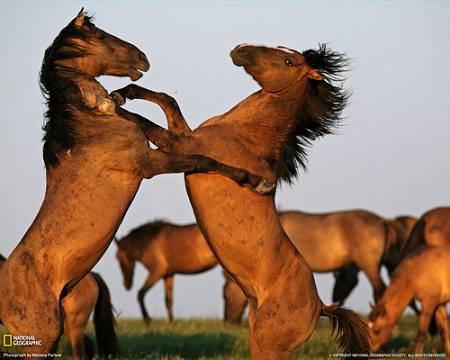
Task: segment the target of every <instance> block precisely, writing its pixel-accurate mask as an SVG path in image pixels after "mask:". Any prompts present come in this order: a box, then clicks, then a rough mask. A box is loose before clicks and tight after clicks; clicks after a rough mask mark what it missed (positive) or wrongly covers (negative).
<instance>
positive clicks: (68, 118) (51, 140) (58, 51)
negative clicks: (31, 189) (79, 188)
mask: <svg viewBox="0 0 450 360" xmlns="http://www.w3.org/2000/svg"><path fill="white" fill-rule="evenodd" d="M91 19H92V17H89V16H85V17H84V25H83V27H78V26H76V25H75V20H73V21H72V22H70V24H69V25H67V26H66V27H65V28H64V29H62V30H61V32H60V33H59V35H58V36H57V37H56V39H55V40H54V41H53V44H52V45H50V46H49V47H48V48H47V50H46V51H45V55H44V59H43V61H42V68H41V72H40V87H41V91H42V94H43V95H44V97H45V99H46V107H47V111H46V113H45V115H44V116H45V120H44V125H43V127H42V130H44V132H45V134H44V137H43V141H44V149H43V155H44V163H45V166H46V167H49V166H50V167H52V166H56V165H58V162H59V157H60V156H62V153H64V152H66V151H67V150H69V149H71V148H73V147H74V146H75V145H76V143H77V129H76V119H75V117H74V115H73V113H72V111H71V109H73V108H78V109H80V108H81V107H82V103H81V101H80V99H79V97H78V96H77V94H78V87H77V86H76V85H75V84H74V82H73V81H72V80H71V77H73V76H75V75H77V76H80V75H83V74H82V73H80V72H78V71H76V70H74V69H72V68H66V67H63V66H62V65H60V64H59V65H56V64H55V62H56V61H58V60H59V61H60V60H67V59H73V58H77V57H82V56H85V55H86V54H87V52H86V50H85V49H84V48H82V47H80V46H79V45H77V44H75V43H74V42H73V39H80V40H83V41H87V40H88V38H89V36H88V32H89V29H91V28H93V27H94V24H93V23H92V22H91Z"/></svg>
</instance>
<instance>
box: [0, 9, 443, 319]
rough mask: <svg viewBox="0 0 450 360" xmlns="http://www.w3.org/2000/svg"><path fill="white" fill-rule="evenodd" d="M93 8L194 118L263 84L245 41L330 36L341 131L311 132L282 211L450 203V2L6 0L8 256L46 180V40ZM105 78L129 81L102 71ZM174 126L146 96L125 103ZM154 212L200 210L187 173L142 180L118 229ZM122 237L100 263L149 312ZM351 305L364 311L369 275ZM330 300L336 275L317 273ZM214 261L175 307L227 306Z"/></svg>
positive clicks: (301, 44) (152, 295)
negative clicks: (238, 52)
mask: <svg viewBox="0 0 450 360" xmlns="http://www.w3.org/2000/svg"><path fill="white" fill-rule="evenodd" d="M82 6H84V7H85V10H87V11H88V13H89V14H94V15H95V24H96V25H97V26H98V27H100V28H102V29H104V30H105V31H107V32H109V33H111V34H113V35H116V36H118V37H120V38H121V39H124V40H126V41H129V42H131V43H133V44H135V45H136V46H138V47H139V48H140V49H141V50H142V51H144V52H145V53H146V54H147V56H148V58H149V60H150V63H151V69H150V71H149V72H148V73H146V74H145V75H144V76H143V78H142V79H140V80H139V81H138V82H137V83H138V84H140V85H142V86H144V87H147V88H150V89H153V90H157V91H164V92H167V93H169V94H171V95H173V96H174V97H175V98H176V99H177V100H178V102H179V104H180V107H181V109H182V111H183V113H184V114H185V116H186V119H187V120H188V122H189V124H190V125H191V126H192V127H195V126H198V125H199V124H200V123H201V122H203V121H204V120H206V119H208V118H209V117H211V116H214V115H217V114H221V113H223V112H225V111H227V110H228V109H230V108H231V107H232V106H233V105H234V104H236V103H237V102H239V101H240V100H242V99H243V98H244V97H246V96H248V95H249V94H251V93H252V92H254V91H256V90H257V89H258V87H257V84H256V83H255V82H254V81H253V80H252V79H251V78H250V77H249V76H248V75H247V74H245V73H244V71H243V70H242V69H241V68H237V67H235V66H234V65H233V64H232V62H231V60H230V58H229V51H230V50H231V49H232V48H234V47H235V46H236V45H237V44H239V43H244V42H248V43H262V44H267V45H275V46H276V45H283V46H287V47H290V48H294V49H297V50H305V49H308V48H317V44H318V43H328V44H329V46H330V47H331V48H332V49H334V50H336V51H339V52H345V53H346V54H347V55H348V56H349V57H351V58H352V66H351V71H350V72H349V73H348V80H347V81H346V83H345V86H346V88H349V89H351V90H352V92H353V95H352V97H351V100H350V104H349V106H348V107H347V109H346V110H345V115H346V119H345V121H344V124H343V126H341V127H340V128H339V129H338V131H337V134H335V135H328V136H326V137H324V138H323V139H320V140H318V141H316V142H314V144H313V146H312V147H311V149H310V151H309V156H308V160H309V164H308V169H309V170H308V171H307V172H306V173H304V172H301V174H300V176H299V179H298V180H297V181H296V182H295V184H294V185H293V186H287V185H282V186H281V188H280V190H279V191H278V194H277V198H276V202H277V205H278V207H279V208H280V209H282V210H287V209H299V210H304V211H311V212H328V211H335V210H345V209H352V208H364V209H368V210H370V211H374V212H375V213H377V214H379V215H382V216H385V217H394V216H397V215H404V214H408V215H413V216H420V215H421V214H422V213H424V212H425V211H427V210H429V209H430V208H433V207H436V206H440V205H447V206H448V205H449V203H450V188H449V184H450V166H449V160H448V156H449V154H450V141H449V136H450V119H449V114H450V95H449V94H450V70H449V63H448V61H449V58H450V42H449V38H450V23H449V21H448V19H449V18H450V16H449V15H450V2H440V1H435V2H432V1H429V2H419V1H418V2H413V1H411V2H401V1H398V2H395V1H392V2H388V1H378V2H352V1H346V2H338V1H317V2H309V1H308V2H297V1H280V2H272V1H264V2H262V1H246V2H239V1H235V2H223V1H214V2H202V1H183V2H181V1H178V2H175V1H166V2H164V1H151V2H139V1H136V2H133V1H126V2H123V1H115V2H104V1H66V2H53V1H42V2H33V1H21V2H15V1H3V2H0V10H1V13H0V20H1V21H0V29H1V31H0V39H1V44H2V45H3V48H2V56H1V57H0V66H1V74H2V78H3V81H2V83H1V85H0V95H1V98H2V100H3V106H2V107H1V109H0V116H1V118H2V122H1V124H0V129H1V133H0V134H1V145H0V146H1V150H2V151H1V155H0V158H1V164H2V175H3V176H2V177H1V180H0V191H1V195H2V200H3V201H2V202H1V205H0V216H1V217H0V219H1V221H0V236H1V239H2V240H1V242H0V253H1V254H3V255H5V256H7V255H8V254H9V253H10V252H11V251H12V250H13V249H14V247H15V246H16V245H17V243H18V242H19V241H20V239H21V238H22V236H23V235H24V234H25V232H26V231H27V229H28V227H29V226H30V225H31V223H32V221H33V219H34V217H35V216H36V214H37V211H38V209H39V207H40V205H41V202H42V199H43V196H44V191H45V169H44V164H43V160H42V142H41V139H42V135H43V132H42V130H41V127H42V124H43V116H42V114H43V112H44V111H45V106H44V98H43V97H42V95H41V93H40V90H39V86H38V75H39V69H40V66H41V61H42V57H43V54H44V51H45V49H46V48H47V46H49V45H50V44H51V43H52V41H53V39H54V38H55V37H56V36H57V34H58V33H59V31H60V30H61V29H62V28H63V27H64V26H66V25H67V24H68V23H69V22H70V21H71V20H72V19H73V18H74V17H75V16H76V14H77V13H78V11H79V10H80V8H81V7H82ZM99 81H100V82H101V83H102V84H103V85H104V86H105V87H106V88H107V89H109V90H113V89H115V88H119V87H122V86H124V85H126V84H128V83H129V82H130V81H129V79H119V78H112V77H102V78H100V79H99ZM126 107H127V108H130V109H133V111H136V112H138V113H141V114H143V115H144V116H146V117H148V118H150V119H152V120H154V121H156V122H158V123H159V124H161V125H163V126H166V122H165V120H164V117H163V115H162V113H161V112H160V111H159V109H157V108H156V107H155V106H153V105H150V104H148V103H144V102H137V101H136V102H131V103H130V104H127V105H126ZM155 218H165V219H167V220H170V221H172V222H175V223H181V224H182V223H190V222H193V221H194V216H193V213H192V209H191V207H190V204H189V201H188V198H187V195H186V191H185V188H184V183H183V176H182V175H181V174H178V175H163V176H158V177H155V178H153V179H151V180H148V181H147V180H144V181H143V183H142V185H141V187H140V190H139V192H138V194H137V196H136V199H135V200H134V202H133V203H132V205H131V207H130V209H129V211H128V213H127V215H126V216H125V219H124V221H123V223H122V225H121V227H120V229H119V231H118V235H119V236H123V235H125V234H126V233H128V232H129V231H130V230H131V229H132V228H134V227H136V226H138V225H141V224H143V223H145V222H147V221H151V220H153V219H155ZM115 251H116V248H115V245H114V244H112V245H111V246H110V248H109V249H108V251H107V252H106V254H105V255H104V257H103V258H102V259H101V260H100V262H99V263H98V264H97V265H96V267H95V268H94V270H95V271H98V272H100V273H101V275H102V276H103V277H104V278H105V280H106V282H107V283H108V286H109V288H110V290H111V293H112V301H113V304H114V306H115V307H116V309H117V310H118V311H119V313H121V316H124V317H125V316H127V317H128V316H140V313H139V308H138V304H137V301H136V294H137V290H138V289H139V287H140V286H141V285H142V283H143V282H144V280H145V278H146V276H147V274H146V271H145V270H144V269H143V267H142V266H138V269H137V271H136V273H135V282H134V286H133V289H132V291H131V292H127V291H125V289H124V287H123V285H122V277H121V273H120V269H119V266H118V263H117V261H116V259H115ZM359 279H360V281H359V285H358V286H357V288H356V290H355V291H354V292H353V293H352V295H351V296H350V298H349V300H348V302H347V303H346V305H347V306H348V307H350V308H352V309H355V310H358V311H362V312H367V311H368V302H369V301H372V294H371V292H372V291H371V289H370V288H369V286H368V283H367V280H366V278H365V276H364V275H363V274H360V276H359ZM316 280H317V287H318V289H319V293H320V295H321V298H322V300H323V301H324V302H325V303H330V302H331V290H332V285H333V278H332V275H331V274H327V275H318V276H317V277H316ZM222 284H223V280H222V278H221V273H220V270H219V269H218V268H215V269H214V270H212V271H209V272H207V273H205V274H202V275H196V276H180V275H177V276H175V290H174V310H175V311H174V312H175V317H176V318H177V317H178V318H179V317H189V316H201V317H205V316H215V317H221V316H222V307H223V304H222V294H221V287H222ZM146 304H147V308H148V310H149V312H150V315H151V316H156V317H158V316H163V317H165V316H166V312H165V307H164V299H163V295H162V284H161V283H158V284H157V285H156V286H155V288H154V289H152V290H151V291H150V292H149V294H148V295H147V297H146Z"/></svg>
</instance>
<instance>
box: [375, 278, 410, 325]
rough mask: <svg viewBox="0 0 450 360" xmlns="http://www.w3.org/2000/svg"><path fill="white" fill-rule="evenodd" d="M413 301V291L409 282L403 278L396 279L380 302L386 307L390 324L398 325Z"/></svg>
mask: <svg viewBox="0 0 450 360" xmlns="http://www.w3.org/2000/svg"><path fill="white" fill-rule="evenodd" d="M412 299H413V291H412V287H411V286H409V284H408V282H406V281H404V280H402V279H401V278H400V279H399V278H394V279H393V280H392V281H391V284H390V285H389V286H388V288H387V289H386V291H385V293H384V295H383V297H382V299H381V301H380V302H381V303H382V304H384V305H385V309H386V311H387V318H388V322H389V323H390V324H392V325H393V324H395V323H397V321H398V320H399V319H400V317H401V316H402V314H403V311H404V310H405V308H406V307H407V306H408V304H409V303H410V302H411V300H412Z"/></svg>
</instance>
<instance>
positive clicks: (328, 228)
mask: <svg viewBox="0 0 450 360" xmlns="http://www.w3.org/2000/svg"><path fill="white" fill-rule="evenodd" d="M278 217H279V219H280V223H281V225H282V226H283V229H284V231H285V232H286V234H287V235H288V236H289V239H291V241H292V243H293V244H294V246H295V247H296V248H297V249H298V250H299V251H300V253H301V254H302V256H303V257H304V258H305V260H306V261H307V262H308V264H309V266H310V268H311V270H312V271H314V272H318V273H324V272H334V274H335V277H336V283H335V286H334V290H333V302H343V301H344V300H345V299H346V298H347V296H348V295H349V294H350V291H351V290H352V289H353V288H354V287H355V286H356V284H357V283H358V272H359V271H360V270H362V271H363V272H364V273H365V274H366V275H367V278H368V279H369V281H370V283H371V285H372V288H373V289H374V298H375V299H378V298H379V297H380V296H381V294H382V293H383V290H384V288H385V285H384V283H383V280H382V278H381V275H380V270H381V269H380V268H381V265H382V264H384V263H385V262H386V260H387V259H389V258H392V256H393V255H392V254H393V252H396V251H397V250H396V249H397V247H399V246H402V245H401V244H403V243H404V241H405V238H406V234H404V233H403V232H402V229H398V230H399V231H396V227H398V225H396V224H392V223H391V222H390V221H386V220H385V219H383V218H381V217H380V216H378V215H376V214H374V213H372V212H369V211H367V210H347V211H338V212H330V213H323V214H311V213H305V212H301V211H281V212H279V215H278ZM399 244H400V245H399ZM232 281H233V279H232V278H231V277H226V282H227V283H226V284H225V287H224V290H225V293H224V299H225V320H226V321H230V322H239V321H240V319H241V317H242V314H243V312H244V310H245V307H246V302H245V301H244V299H243V298H245V296H244V294H243V293H242V292H241V294H240V295H239V290H238V289H237V288H235V286H233V285H232V284H229V285H228V282H232Z"/></svg>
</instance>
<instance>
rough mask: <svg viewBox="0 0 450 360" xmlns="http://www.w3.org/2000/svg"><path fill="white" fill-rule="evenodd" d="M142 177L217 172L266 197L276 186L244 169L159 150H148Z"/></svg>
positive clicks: (139, 165)
mask: <svg viewBox="0 0 450 360" xmlns="http://www.w3.org/2000/svg"><path fill="white" fill-rule="evenodd" d="M138 167H139V171H140V175H141V176H142V177H144V178H147V179H149V178H151V177H153V176H155V175H158V174H167V173H186V172H187V173H189V172H200V173H206V172H209V171H217V172H219V173H221V174H222V175H224V176H227V177H229V178H230V179H232V180H233V181H235V182H237V183H238V184H241V185H242V186H248V187H250V188H251V189H252V190H253V191H255V192H256V193H258V194H261V195H266V194H269V193H272V192H273V191H274V190H275V187H276V184H275V183H274V182H271V181H269V180H266V179H265V178H263V177H261V176H257V175H253V174H250V173H249V172H248V171H246V170H243V169H238V168H234V167H231V166H228V165H224V164H221V163H219V162H218V161H216V160H213V159H211V158H208V157H206V156H202V155H177V154H168V153H164V152H161V151H159V150H152V149H146V153H145V154H144V156H143V158H141V159H140V162H139V164H138Z"/></svg>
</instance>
